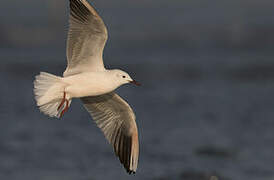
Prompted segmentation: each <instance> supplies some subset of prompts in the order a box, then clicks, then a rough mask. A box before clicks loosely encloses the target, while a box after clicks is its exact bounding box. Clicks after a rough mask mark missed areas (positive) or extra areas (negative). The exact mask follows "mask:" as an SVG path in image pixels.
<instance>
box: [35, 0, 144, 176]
mask: <svg viewBox="0 0 274 180" xmlns="http://www.w3.org/2000/svg"><path fill="white" fill-rule="evenodd" d="M69 22H70V29H69V32H68V39H67V68H66V70H65V72H64V73H63V77H60V76H55V75H53V74H49V73H45V72H41V73H40V74H39V75H37V76H36V78H35V81H34V94H35V100H36V102H37V106H38V107H39V109H40V111H41V112H43V113H44V114H46V115H49V116H51V117H57V118H61V117H62V116H63V115H64V113H65V112H66V111H67V110H68V108H69V106H70V104H71V101H72V100H73V99H74V98H80V99H81V100H82V102H83V104H84V107H85V108H86V109H87V111H88V112H89V113H90V115H91V116H92V118H93V120H94V121H95V122H96V124H97V125H98V127H99V128H100V129H101V130H102V132H103V133H104V135H105V137H106V139H107V140H108V141H109V143H110V144H111V145H112V146H113V148H114V151H115V154H116V155H117V156H118V157H119V159H120V162H121V163H122V164H123V165H124V167H125V169H126V170H127V172H128V173H130V174H131V173H135V172H136V170H137V165H138V157H139V140H138V129H137V125H136V122H135V114H134V112H133V110H132V109H131V107H130V106H129V105H128V103H127V102H126V101H125V100H123V99H122V98H121V97H120V96H118V95H117V94H116V93H114V90H115V89H117V88H118V87H120V86H121V85H123V84H127V83H132V84H135V85H139V83H137V82H136V81H134V80H133V79H132V78H131V77H130V76H129V75H128V73H126V72H124V71H122V70H117V69H114V70H107V69H105V67H104V63H103V58H102V56H103V49H104V46H105V44H106V41H107V37H108V34H107V29H106V26H105V24H104V22H103V20H102V19H101V17H100V16H99V15H98V13H97V12H96V11H95V9H94V8H93V7H92V6H91V5H90V4H89V3H88V2H87V0H70V20H69Z"/></svg>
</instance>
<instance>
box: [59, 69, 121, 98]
mask: <svg viewBox="0 0 274 180" xmlns="http://www.w3.org/2000/svg"><path fill="white" fill-rule="evenodd" d="M63 80H64V82H65V83H67V84H68V86H67V87H66V89H65V91H66V93H67V94H68V95H69V96H70V98H80V97H87V96H98V95H103V94H106V93H109V92H112V91H114V90H115V89H116V88H117V87H118V84H117V83H116V82H115V80H114V79H112V78H111V76H110V75H109V74H108V72H107V71H102V72H88V73H81V74H77V75H73V76H69V77H65V78H63Z"/></svg>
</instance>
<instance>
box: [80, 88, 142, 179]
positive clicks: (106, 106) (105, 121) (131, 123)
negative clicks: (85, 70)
mask: <svg viewBox="0 0 274 180" xmlns="http://www.w3.org/2000/svg"><path fill="white" fill-rule="evenodd" d="M81 100H82V101H83V103H84V106H85V108H86V109H87V111H88V112H89V113H90V114H91V116H92V117H93V119H94V120H95V122H96V124H97V125H98V127H99V128H101V130H102V131H103V133H104V135H105V137H106V139H107V140H108V141H109V142H110V144H111V145H112V146H113V148H114V151H115V154H116V155H117V156H118V157H119V159H120V161H121V163H122V164H123V165H124V167H125V169H126V170H127V172H128V173H130V174H131V173H135V172H136V169H137V165H138V157H139V141H138V130H137V125H136V122H135V115H134V112H133V111H132V109H131V108H130V106H129V105H128V104H127V103H126V102H125V101H124V100H123V99H122V98H121V97H120V96H118V95H117V94H115V93H109V94H105V95H101V96H96V97H85V98H81Z"/></svg>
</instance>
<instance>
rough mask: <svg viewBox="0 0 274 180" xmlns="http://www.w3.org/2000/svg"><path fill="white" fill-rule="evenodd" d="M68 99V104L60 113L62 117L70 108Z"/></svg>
mask: <svg viewBox="0 0 274 180" xmlns="http://www.w3.org/2000/svg"><path fill="white" fill-rule="evenodd" d="M65 101H66V106H65V108H64V109H63V111H62V112H61V114H60V118H61V117H62V116H63V115H64V114H65V112H67V110H68V108H69V101H68V100H67V99H65Z"/></svg>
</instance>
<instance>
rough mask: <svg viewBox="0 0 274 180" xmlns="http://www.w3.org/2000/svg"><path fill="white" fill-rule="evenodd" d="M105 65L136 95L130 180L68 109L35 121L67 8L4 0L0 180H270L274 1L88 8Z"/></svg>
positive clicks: (59, 53)
mask: <svg viewBox="0 0 274 180" xmlns="http://www.w3.org/2000/svg"><path fill="white" fill-rule="evenodd" d="M92 3H93V5H94V6H95V7H96V9H97V10H98V12H99V14H100V15H101V16H102V17H103V19H104V21H105V23H106V25H107V27H108V30H109V41H108V43H107V47H106V49H105V55H104V60H105V64H106V66H107V67H111V68H117V67H119V68H122V69H124V70H127V71H129V72H131V74H132V76H133V77H135V79H137V80H139V81H140V82H142V84H143V86H142V87H138V88H137V87H133V86H124V87H122V88H120V89H119V90H118V92H119V94H120V95H121V96H122V97H124V98H126V99H127V101H128V102H129V103H130V104H131V106H132V107H133V108H134V109H135V112H136V115H137V124H138V126H139V133H140V146H141V147H140V160H139V169H138V172H137V174H136V175H134V176H131V177H130V176H128V175H127V174H126V173H125V171H124V170H123V168H122V166H121V165H120V164H119V161H118V159H117V158H116V157H115V156H114V154H113V152H112V148H111V147H110V145H108V143H107V141H106V140H105V139H104V137H103V134H102V133H101V132H100V130H99V129H98V128H97V127H96V126H95V123H93V121H92V120H91V118H90V117H89V114H88V113H87V112H86V111H85V110H84V108H83V107H82V105H81V102H80V101H79V100H74V102H73V104H72V106H71V108H70V110H69V112H67V113H66V114H65V116H64V117H63V119H62V120H55V119H52V118H48V117H46V116H44V115H42V114H41V113H39V110H38V108H37V107H36V106H35V102H34V99H33V92H32V89H33V85H32V82H33V79H34V76H35V75H37V74H38V73H39V71H47V72H50V73H55V74H57V75H61V74H62V72H63V70H64V69H65V63H66V57H65V43H66V31H67V29H68V23H67V21H68V20H67V19H68V1H67V0H58V1H56V0H43V1H41V0H38V1H37V0H24V1H22V0H12V1H9V0H2V1H1V6H0V59H1V61H0V83H1V88H0V94H1V97H0V128H1V129H0V179H3V180H17V179H18V180H19V179H20V180H37V179H39V180H76V179H77V180H101V179H120V180H123V179H141V180H209V179H210V177H211V176H216V177H218V179H219V180H258V179H259V180H273V179H274V162H273V160H274V153H273V151H274V132H273V129H274V119H273V117H274V111H273V109H274V96H273V92H274V82H273V80H274V60H273V58H274V51H273V50H274V46H273V45H274V11H273V9H274V1H269V0H260V1H256V0H229V1H228V0H223V1H220V0H169V1H164V0H157V1H156V0H146V1H144V0H138V1H129V0H116V1H108V0H100V1H99V0H96V1H93V2H92Z"/></svg>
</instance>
